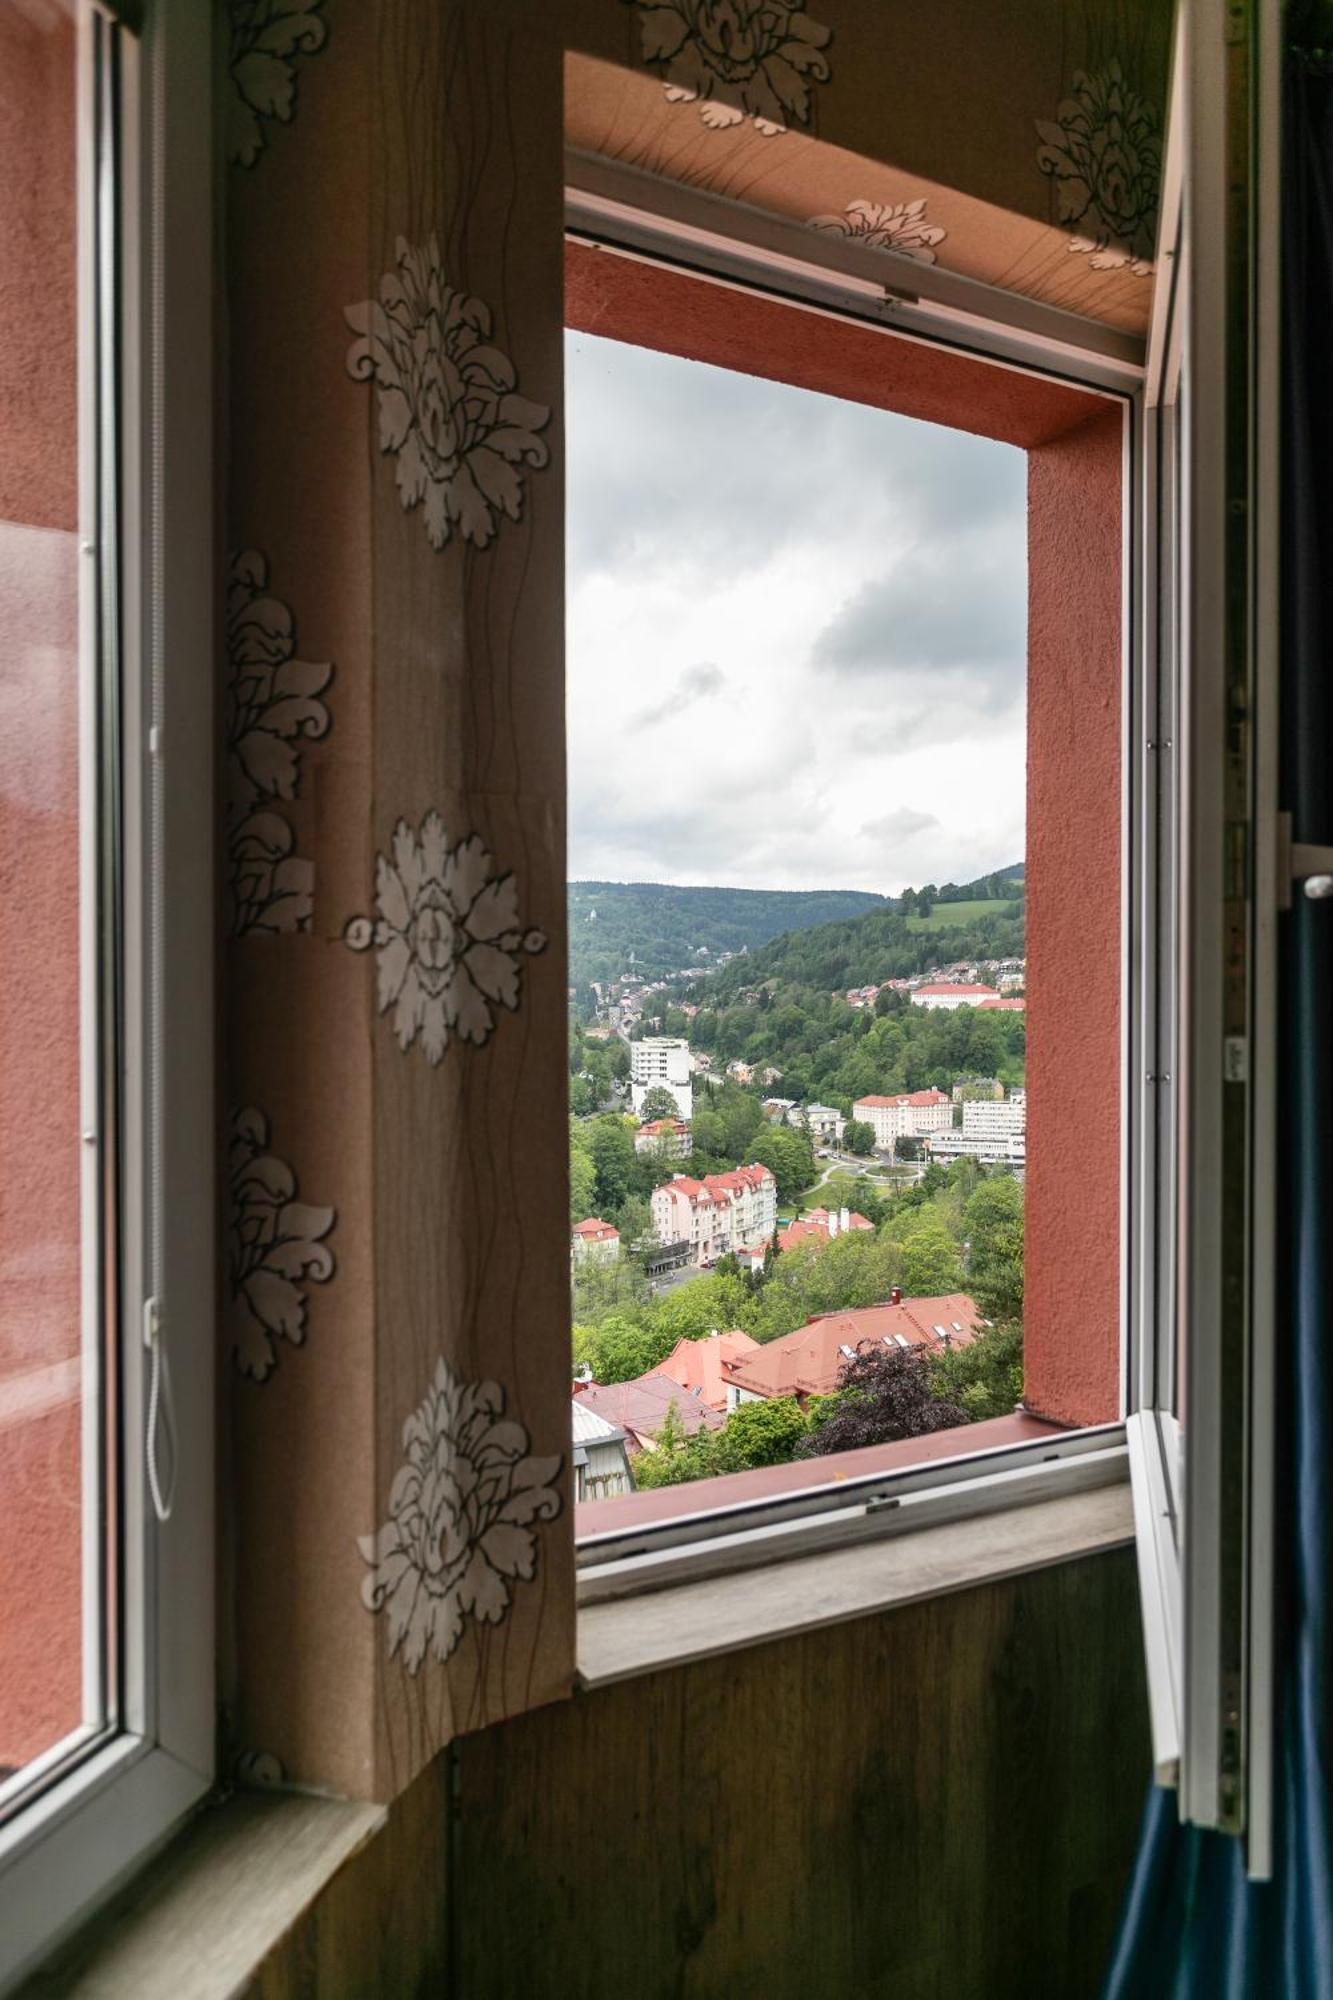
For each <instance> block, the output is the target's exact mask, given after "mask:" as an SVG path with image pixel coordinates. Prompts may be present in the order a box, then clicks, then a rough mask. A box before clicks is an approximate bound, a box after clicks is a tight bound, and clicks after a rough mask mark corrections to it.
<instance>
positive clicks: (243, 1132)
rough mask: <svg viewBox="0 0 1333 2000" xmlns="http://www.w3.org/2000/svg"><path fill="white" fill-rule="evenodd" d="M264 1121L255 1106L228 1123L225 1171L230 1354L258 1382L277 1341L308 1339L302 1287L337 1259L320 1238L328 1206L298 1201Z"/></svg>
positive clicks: (328, 1224)
mask: <svg viewBox="0 0 1333 2000" xmlns="http://www.w3.org/2000/svg"><path fill="white" fill-rule="evenodd" d="M268 1148H269V1135H268V1119H267V1118H266V1117H265V1116H264V1114H263V1112H262V1111H256V1110H255V1109H254V1108H253V1107H251V1108H249V1109H248V1110H245V1111H238V1112H237V1113H236V1115H235V1117H234V1118H233V1120H232V1130H231V1145H230V1150H229V1158H228V1170H229V1181H230V1192H231V1212H230V1216H229V1218H228V1266H229V1269H228V1277H229V1279H230V1287H231V1339H232V1351H233V1353H234V1354H235V1356H236V1361H237V1364H238V1366H239V1367H240V1370H241V1373H242V1374H243V1375H248V1376H250V1378H251V1379H252V1380H253V1381H255V1382H262V1381H263V1380H264V1379H265V1377H266V1376H267V1375H268V1374H269V1372H270V1370H271V1369H272V1368H273V1366H274V1364H275V1362H276V1361H277V1358H278V1349H277V1347H276V1345H275V1342H277V1341H278V1340H287V1341H290V1342H291V1344H292V1345H293V1347H299V1346H301V1344H302V1342H303V1341H304V1340H305V1326H306V1295H305V1287H306V1285H322V1284H325V1283H327V1281H328V1280H329V1279H330V1278H331V1277H332V1276H333V1273H334V1269H335V1262H334V1256H333V1252H332V1250H330V1249H329V1247H328V1245H327V1243H325V1241H324V1238H325V1237H326V1236H327V1235H328V1233H329V1231H330V1230H331V1229H332V1228H333V1226H334V1223H335V1221H336V1219H337V1218H336V1215H335V1212H334V1210H333V1209H331V1208H312V1207H311V1206H310V1205H309V1204H308V1203H306V1202H303V1201H298V1200H297V1198H296V1197H297V1192H298V1190H297V1185H296V1176H295V1174H294V1173H293V1172H292V1170H291V1168H290V1167H289V1166H288V1165H287V1162H286V1161H285V1160H280V1159H278V1158H277V1157H276V1156H275V1155H274V1154H273V1153H270V1151H269V1149H268Z"/></svg>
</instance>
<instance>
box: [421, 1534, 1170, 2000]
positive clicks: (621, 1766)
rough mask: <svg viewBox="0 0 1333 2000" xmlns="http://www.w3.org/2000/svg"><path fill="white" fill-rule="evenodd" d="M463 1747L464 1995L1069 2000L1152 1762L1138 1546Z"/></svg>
mask: <svg viewBox="0 0 1333 2000" xmlns="http://www.w3.org/2000/svg"><path fill="white" fill-rule="evenodd" d="M457 1754H458V1757H459V1763H460V1773H461V1784H460V1793H459V1823H458V1832H457V1858H456V1863H455V1877H454V1911H455V1926H456V1932H457V1939H458V1943H457V1954H458V1958H457V1965H458V1979H459V1990H460V1991H462V1992H465V1993H467V1994H468V1995H469V2000H502V1996H505V1995H509V1994H514V1993H522V1994H524V1995H525V1996H529V2000H603V1996H610V1995H617V1994H621V1993H624V1992H627V1991H629V1992H634V1993H635V1994H636V1995H639V1996H641V2000H717V1996H719V1995H723V1994H725V1995H728V1996H736V2000H740V1996H748V1995H756V1996H763V2000H788V1996H790V2000H811V1996H816V1995H817V1996H820V2000H824V1996H827V1997H828V2000H842V1996H846V1997H847V2000H853V1996H854V2000H868V1996H881V1995H882V1996H886V2000H888V1997H889V1996H891V2000H1009V1996H1014V2000H1020V1996H1021V2000H1037V1996H1040V2000H1083V1996H1092V1995H1093V1994H1095V1993H1096V1991H1097V1988H1098V1983H1099V1980H1100V1975H1101V1971H1102V1967H1103V1964H1104V1961H1105V1957H1106V1953H1107V1950H1108V1947H1109V1941H1110V1937H1111V1931H1112V1927H1113V1924H1114V1920H1115V1915H1116V1912H1117V1909H1118V1904H1119V1898H1120V1895H1121V1892H1122V1888H1123V1884H1124V1880H1125V1877H1126V1875H1127V1872H1128V1868H1129V1864H1130V1859H1131V1856H1132V1854H1133V1849H1134V1843H1135V1837H1136V1832H1137V1827H1138V1821H1139V1816H1140V1812H1141V1808H1142V1802H1143V1788H1144V1785H1145V1783H1146V1778H1147V1772H1148V1768H1149V1752H1148V1737H1147V1714H1146V1705H1145V1696H1144V1690H1143V1683H1142V1667H1141V1651H1140V1644H1139V1633H1138V1611H1137V1602H1136V1583H1135V1572H1134V1559H1133V1555H1132V1553H1131V1552H1130V1551H1128V1550H1124V1551H1117V1552H1116V1553H1114V1554H1111V1555H1104V1556H1097V1557H1092V1558H1089V1559H1086V1560H1084V1561H1080V1562H1075V1563H1070V1564H1068V1565H1065V1566H1063V1567H1060V1568H1056V1569H1049V1570H1043V1571H1040V1572H1037V1573H1034V1574H1032V1575H1030V1576H1027V1577H1021V1578H1018V1579H1016V1580H1014V1581H1011V1582H1006V1583H1003V1584H997V1585H994V1586H991V1587H988V1588H986V1589H984V1590H978V1591H972V1592H967V1593H964V1594H962V1595H958V1596H951V1597H944V1598H940V1599H937V1600H935V1601H933V1602H931V1603H926V1604H920V1605H914V1606H911V1607H908V1608H906V1609H904V1610H902V1611H897V1612H892V1613H889V1614H886V1615H884V1616H882V1617H878V1618H873V1619H865V1620H862V1621H860V1622H857V1623H855V1624H850V1625H844V1626H840V1627H837V1628H834V1629H831V1630H827V1631H823V1632H818V1633H814V1634H812V1635H810V1636H808V1637H805V1638H801V1639H798V1640H793V1641H789V1642H783V1643H781V1644H775V1645H772V1646H766V1647H762V1648H757V1649H755V1650H753V1651H751V1652H747V1653H743V1654H739V1655H735V1656H732V1657H729V1658H721V1659H717V1660H713V1661H707V1662H702V1663H700V1664H698V1665H694V1666H688V1667H682V1668H679V1669H675V1670H673V1671H671V1672H669V1673H664V1674H660V1675H656V1676H653V1677H651V1678H648V1679H644V1680H639V1681H630V1682H625V1683H622V1684H618V1685H616V1686H613V1687H609V1688H605V1689H601V1690H599V1691H597V1692H596V1693H593V1694H586V1695H579V1696H576V1697H575V1699H574V1700H573V1702H571V1703H568V1704H564V1705H562V1706H560V1707H558V1708H548V1709H544V1710H539V1711H535V1712H534V1713H532V1714H530V1715H528V1716H525V1717H523V1718H521V1719H518V1720H515V1721H513V1722H511V1723H507V1724H505V1725H504V1726H503V1727H501V1728H498V1729H494V1730H490V1731H487V1732H486V1733H485V1734H484V1735H482V1736H479V1737H475V1738H470V1739H468V1740H466V1741H465V1742H463V1743H462V1744H460V1745H459V1747H458V1752H457Z"/></svg>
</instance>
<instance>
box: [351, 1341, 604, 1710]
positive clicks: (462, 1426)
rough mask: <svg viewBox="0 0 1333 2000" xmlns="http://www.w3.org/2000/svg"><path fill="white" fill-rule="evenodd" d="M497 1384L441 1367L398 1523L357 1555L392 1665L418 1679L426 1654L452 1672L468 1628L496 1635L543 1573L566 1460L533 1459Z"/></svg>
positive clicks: (394, 1504) (399, 1492) (413, 1448)
mask: <svg viewBox="0 0 1333 2000" xmlns="http://www.w3.org/2000/svg"><path fill="white" fill-rule="evenodd" d="M504 1408H505V1392H504V1390H503V1389H502V1388H501V1387H500V1384H499V1383H498V1382H464V1381H461V1380H460V1379H459V1377H458V1376H457V1375H455V1374H454V1372H453V1370H452V1369H451V1368H450V1366H449V1364H448V1362H447V1361H445V1360H443V1359H441V1360H440V1361H438V1362H437V1363H436V1366H435V1374H434V1378H433V1380H432V1382H431V1385H430V1387H429V1389H428V1390H427V1392H426V1398H425V1401H424V1402H423V1403H422V1404H421V1405H420V1406H419V1408H417V1409H416V1410H414V1411H413V1412H412V1415H411V1416H410V1417H409V1418H408V1419H407V1422H406V1423H405V1424H404V1425H403V1452H404V1457H405V1461H406V1462H405V1463H404V1464H403V1465H402V1466H400V1468H399V1470H398V1472H397V1474H396V1476H395V1478H394V1482H393V1487H392V1490H391V1491H390V1494H389V1519H388V1521H387V1522H386V1524H385V1526H384V1527H382V1528H381V1529H380V1530H379V1532H378V1534H375V1535H361V1536H358V1538H357V1546H358V1548H359V1549H360V1551H361V1554H362V1556H363V1557H364V1559H365V1561H366V1562H367V1563H369V1564H370V1566H371V1574H370V1575H369V1576H367V1577H365V1578H363V1580H362V1584H361V1601H362V1603H363V1604H364V1605H365V1606H366V1609H367V1610H368V1611H374V1612H379V1611H386V1610H387V1612H388V1614H389V1653H390V1655H391V1656H392V1655H393V1654H395V1653H397V1652H399V1651H401V1653H402V1656H403V1665H404V1666H405V1667H406V1668H407V1671H408V1672H409V1673H410V1674H415V1673H416V1672H417V1671H418V1670H419V1669H420V1667H421V1663H422V1661H423V1660H424V1659H425V1657H426V1654H427V1651H429V1652H430V1654H431V1656H432V1657H433V1658H434V1659H436V1660H440V1661H444V1660H447V1659H448V1658H449V1655H450V1654H451V1653H452V1652H453V1650H454V1648H455V1647H456V1646H457V1644H458V1642H459V1640H460V1639H461V1638H462V1636H463V1626H464V1623H465V1621H466V1620H467V1619H469V1618H472V1619H475V1620H476V1621H477V1622H478V1623H479V1624H483V1625H498V1624H499V1623H500V1620H501V1619H502V1618H503V1617H504V1616H505V1615H506V1613H507V1612H508V1610H509V1607H510V1602H511V1589H510V1587H511V1584H512V1583H513V1582H514V1581H515V1580H517V1579H520V1578H521V1579H522V1580H523V1581H525V1582H527V1581H530V1580H531V1578H532V1577H533V1576H534V1575H535V1574H536V1570H537V1537H536V1535H535V1534H534V1533H533V1531H532V1524H533V1523H534V1522H537V1521H552V1520H554V1519H555V1517H556V1515H557V1514H559V1512H560V1510H561V1507H562V1505H563V1504H564V1503H563V1496H562V1494H561V1492H560V1491H559V1489H558V1488H557V1486H556V1484H555V1481H556V1480H557V1479H558V1478H559V1475H560V1469H561V1466H562V1465H563V1463H564V1461H563V1459H562V1458H561V1457H559V1456H556V1457H554V1458H533V1457H531V1456H530V1455H529V1451H528V1434H527V1431H526V1430H525V1429H524V1428H523V1425H522V1424H520V1423H518V1422H516V1421H515V1420H514V1419H513V1418H512V1417H506V1416H505V1414H504Z"/></svg>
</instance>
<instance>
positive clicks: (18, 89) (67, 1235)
mask: <svg viewBox="0 0 1333 2000" xmlns="http://www.w3.org/2000/svg"><path fill="white" fill-rule="evenodd" d="M74 84H75V70H74V33H73V25H72V21H71V18H70V17H69V16H68V15H66V14H65V13H63V11H62V10H60V9H57V8H48V9H28V8H18V7H14V6H6V7H0V188H2V189H3V190H4V194H3V206H4V213H5V222H4V226H3V228H0V635H2V637H0V1005H2V1006H3V1022H4V1028H3V1034H0V1770H3V1769H4V1768H5V1767H8V1766H15V1765H19V1764H22V1763H24V1762H25V1761H26V1760H27V1759H29V1758H30V1757H32V1756H34V1755H35V1754H37V1753H38V1752H39V1751H42V1750H44V1749H46V1748H47V1747H48V1746H49V1745H51V1744H52V1743H54V1742H56V1741H58V1740H59V1738H60V1737H61V1736H63V1735H65V1734H66V1733H67V1732H68V1731H69V1730H71V1729H73V1728H75V1727H77V1725H78V1723H79V1722H80V1721H81V1719H82V1706H81V1704H82V1692H81V1673H82V1653H81V1638H82V1633H81V1608H80V1591H81V1574H80V1573H81V1533H82V1527H81V1493H80V1424H81V1415H82V1400H81V1380H80V1360H79V1350H80V1298H79V1293H80V1272H79V1244H80V1228H79V1174H80V1162H79V931H78V925H79V826H78V573H77V572H78V561H79V558H78V552H77V551H78V540H77V528H78V378H77V347H76V261H75V260H76V249H75V226H76V224H75V131H74Z"/></svg>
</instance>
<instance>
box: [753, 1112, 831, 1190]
mask: <svg viewBox="0 0 1333 2000" xmlns="http://www.w3.org/2000/svg"><path fill="white" fill-rule="evenodd" d="M745 1157H746V1159H747V1160H755V1161H758V1162H759V1164H760V1165H761V1166H765V1167H767V1168H768V1169H769V1171H770V1172H771V1173H772V1175H773V1178H774V1180H775V1181H776V1182H777V1184H778V1200H779V1201H795V1199H796V1197H797V1195H798V1194H800V1192H801V1190H802V1189H803V1188H807V1187H809V1185H810V1183H811V1181H812V1180H813V1179H814V1177H815V1149H814V1147H813V1146H812V1145H811V1144H810V1135H809V1133H807V1132H795V1131H793V1130H792V1128H791V1127H790V1126H787V1125H768V1126H765V1127H764V1129H763V1130H762V1131H760V1132H757V1133H756V1134H755V1136H754V1138H753V1139H752V1140H751V1142H750V1145H749V1148H748V1150H747V1152H746V1155H745Z"/></svg>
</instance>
